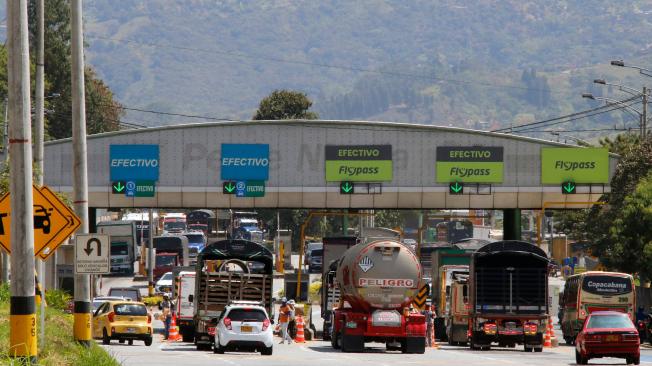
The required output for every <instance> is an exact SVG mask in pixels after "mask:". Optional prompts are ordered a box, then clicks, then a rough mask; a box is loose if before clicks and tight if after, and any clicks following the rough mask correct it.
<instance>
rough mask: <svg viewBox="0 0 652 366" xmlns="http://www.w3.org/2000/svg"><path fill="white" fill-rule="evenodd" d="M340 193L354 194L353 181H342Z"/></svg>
mask: <svg viewBox="0 0 652 366" xmlns="http://www.w3.org/2000/svg"><path fill="white" fill-rule="evenodd" d="M340 194H353V183H352V182H340Z"/></svg>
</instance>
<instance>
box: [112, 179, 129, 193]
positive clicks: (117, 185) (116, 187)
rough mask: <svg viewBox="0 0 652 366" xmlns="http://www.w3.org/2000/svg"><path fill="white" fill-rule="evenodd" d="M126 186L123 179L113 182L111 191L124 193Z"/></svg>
mask: <svg viewBox="0 0 652 366" xmlns="http://www.w3.org/2000/svg"><path fill="white" fill-rule="evenodd" d="M126 188H127V186H126V185H125V182H123V181H121V180H120V181H117V182H113V183H112V184H111V192H113V193H114V194H121V193H124V192H125V189H126Z"/></svg>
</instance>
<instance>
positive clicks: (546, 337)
mask: <svg viewBox="0 0 652 366" xmlns="http://www.w3.org/2000/svg"><path fill="white" fill-rule="evenodd" d="M548 319H550V318H548ZM543 346H544V347H546V348H552V342H551V341H550V325H548V326H546V332H545V333H544V336H543Z"/></svg>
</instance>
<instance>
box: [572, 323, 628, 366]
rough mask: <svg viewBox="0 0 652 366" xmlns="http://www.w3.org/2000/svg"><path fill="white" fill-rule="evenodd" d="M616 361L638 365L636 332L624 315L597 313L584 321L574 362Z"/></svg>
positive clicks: (576, 345)
mask: <svg viewBox="0 0 652 366" xmlns="http://www.w3.org/2000/svg"><path fill="white" fill-rule="evenodd" d="M601 357H617V358H624V359H626V360H627V364H632V363H633V364H634V365H638V364H639V363H640V359H641V350H640V341H639V338H638V330H636V326H634V323H632V320H631V319H629V317H628V316H627V314H623V313H620V312H616V311H596V312H593V313H591V314H590V315H589V316H588V318H586V320H585V321H584V326H583V327H582V330H581V331H580V333H579V334H578V335H577V339H576V341H575V361H576V362H577V364H578V365H586V364H587V363H588V362H589V359H591V358H601Z"/></svg>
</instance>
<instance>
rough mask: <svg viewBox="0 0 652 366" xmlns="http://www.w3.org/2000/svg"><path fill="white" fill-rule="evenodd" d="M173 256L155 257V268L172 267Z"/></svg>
mask: <svg viewBox="0 0 652 366" xmlns="http://www.w3.org/2000/svg"><path fill="white" fill-rule="evenodd" d="M174 258H175V256H173V255H157V256H156V265H157V266H172V265H174Z"/></svg>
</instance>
